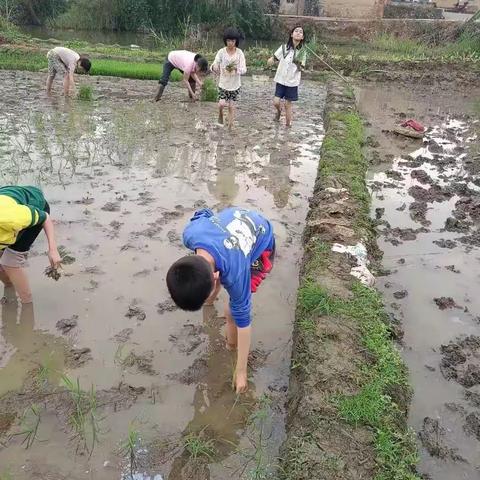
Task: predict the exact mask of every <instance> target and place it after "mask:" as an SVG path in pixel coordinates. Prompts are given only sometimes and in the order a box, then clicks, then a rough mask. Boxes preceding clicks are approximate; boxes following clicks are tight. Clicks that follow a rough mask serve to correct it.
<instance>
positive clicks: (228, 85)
mask: <svg viewBox="0 0 480 480" xmlns="http://www.w3.org/2000/svg"><path fill="white" fill-rule="evenodd" d="M242 39H243V37H242V34H241V33H240V32H238V31H237V30H235V29H232V28H228V29H227V30H225V33H224V35H223V43H224V44H225V48H222V49H221V50H219V51H218V52H217V55H216V56H215V60H214V62H213V64H212V72H214V73H216V74H217V75H220V79H219V82H218V123H219V124H220V125H222V126H223V110H224V109H225V107H226V106H227V105H228V128H229V129H230V130H231V129H232V128H233V121H234V118H235V103H236V102H237V100H238V97H239V94H240V87H241V84H242V82H241V79H240V76H241V75H244V74H245V73H247V66H246V63H245V55H244V54H243V52H242V50H240V49H239V48H238V45H239V44H240V41H241V40H242Z"/></svg>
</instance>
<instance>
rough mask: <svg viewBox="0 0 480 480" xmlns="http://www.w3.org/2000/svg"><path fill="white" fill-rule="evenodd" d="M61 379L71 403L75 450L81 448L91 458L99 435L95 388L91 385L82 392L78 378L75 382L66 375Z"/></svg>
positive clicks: (71, 422) (71, 424)
mask: <svg viewBox="0 0 480 480" xmlns="http://www.w3.org/2000/svg"><path fill="white" fill-rule="evenodd" d="M61 378H62V382H63V384H64V386H65V388H66V389H67V392H68V394H69V395H70V398H71V400H72V402H73V408H72V411H71V412H70V418H69V423H70V427H71V428H72V430H73V438H74V439H76V440H77V442H78V446H77V448H79V447H80V446H82V447H83V449H84V450H85V451H87V452H88V453H89V454H90V456H91V455H92V453H93V450H94V448H95V445H96V444H97V443H98V436H99V433H100V425H99V423H100V419H99V418H98V416H97V395H96V392H95V388H94V386H93V385H92V387H91V389H90V390H89V391H88V392H86V391H84V390H82V388H81V386H80V380H79V379H78V378H77V380H76V381H74V380H72V379H71V378H69V377H68V376H67V375H62V377H61Z"/></svg>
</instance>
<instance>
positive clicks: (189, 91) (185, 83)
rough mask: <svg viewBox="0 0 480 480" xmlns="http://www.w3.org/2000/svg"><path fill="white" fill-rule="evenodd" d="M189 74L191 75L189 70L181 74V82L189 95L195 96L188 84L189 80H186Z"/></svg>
mask: <svg viewBox="0 0 480 480" xmlns="http://www.w3.org/2000/svg"><path fill="white" fill-rule="evenodd" d="M190 75H191V74H190V72H185V73H184V74H183V83H184V85H185V86H186V87H187V90H188V93H189V94H190V95H191V97H192V98H195V93H194V91H193V90H192V87H191V86H190V82H189V81H188V80H189V79H190ZM194 78H195V77H194ZM195 81H197V80H195Z"/></svg>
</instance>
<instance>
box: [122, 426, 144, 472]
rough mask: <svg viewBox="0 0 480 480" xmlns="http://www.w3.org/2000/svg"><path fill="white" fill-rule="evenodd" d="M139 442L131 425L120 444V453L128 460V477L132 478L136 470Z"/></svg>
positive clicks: (137, 435)
mask: <svg viewBox="0 0 480 480" xmlns="http://www.w3.org/2000/svg"><path fill="white" fill-rule="evenodd" d="M139 442H140V433H139V432H138V430H136V429H135V428H134V425H133V424H130V426H129V427H128V436H127V438H126V439H125V440H124V441H123V442H122V444H121V449H120V453H121V455H123V456H125V457H127V458H128V462H129V470H130V476H131V478H133V474H134V472H135V470H136V469H137V464H138V462H137V448H138V444H139Z"/></svg>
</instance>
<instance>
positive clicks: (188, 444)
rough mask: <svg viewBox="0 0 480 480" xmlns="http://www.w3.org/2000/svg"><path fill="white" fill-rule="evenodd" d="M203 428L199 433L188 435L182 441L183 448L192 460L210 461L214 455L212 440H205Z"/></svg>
mask: <svg viewBox="0 0 480 480" xmlns="http://www.w3.org/2000/svg"><path fill="white" fill-rule="evenodd" d="M206 428H207V427H204V428H203V429H202V430H201V431H200V432H199V433H194V432H192V433H189V434H188V435H187V436H186V437H185V438H184V440H183V447H184V448H185V450H186V451H187V452H188V454H189V455H190V457H191V458H193V459H194V460H196V459H198V458H200V457H207V458H209V459H212V458H213V457H214V455H215V453H216V450H215V445H214V442H213V440H212V439H211V438H210V439H205V429H206Z"/></svg>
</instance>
